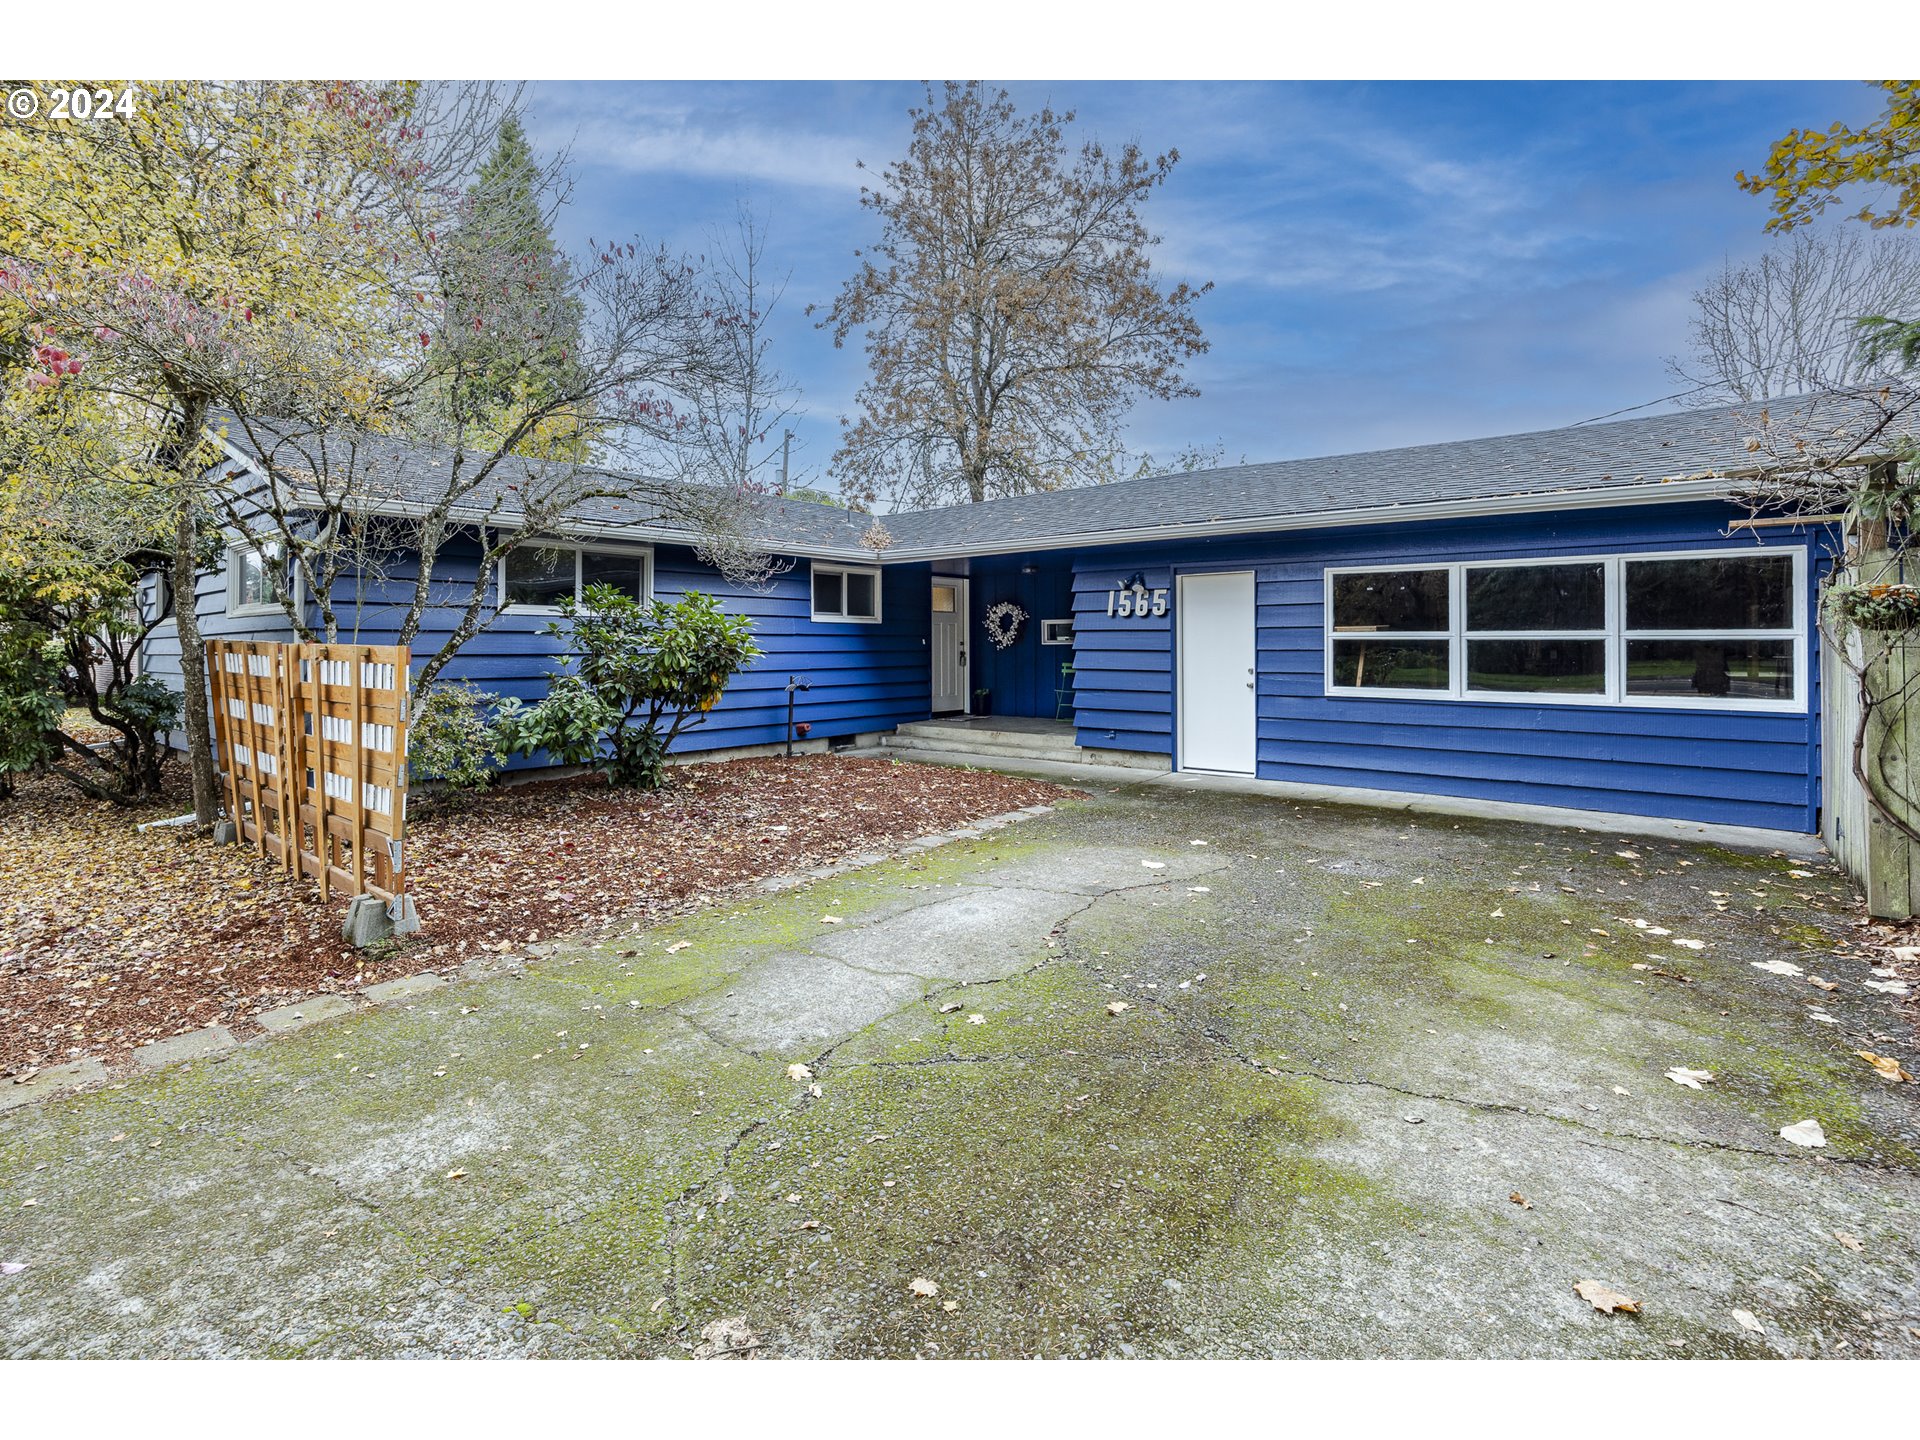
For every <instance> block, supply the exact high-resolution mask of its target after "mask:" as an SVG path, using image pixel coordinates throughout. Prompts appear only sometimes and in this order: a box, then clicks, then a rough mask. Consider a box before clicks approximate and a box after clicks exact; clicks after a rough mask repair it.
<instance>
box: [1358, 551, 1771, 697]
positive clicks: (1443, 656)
mask: <svg viewBox="0 0 1920 1440" xmlns="http://www.w3.org/2000/svg"><path fill="white" fill-rule="evenodd" d="M1806 583H1807V582H1806V552H1805V551H1803V550H1799V549H1793V550H1766V551H1754V550H1742V551H1725V550H1721V551H1694V552H1686V553H1680V554H1653V555H1594V556H1578V557H1559V556H1556V557H1553V558H1551V559H1538V560H1522V561H1482V562H1465V563H1458V564H1451V565H1417V566H1415V565H1409V566H1395V567H1388V568H1381V569H1344V568H1341V569H1331V570H1328V571H1327V572H1326V607H1327V609H1326V689H1327V693H1329V694H1338V695H1369V696H1381V697H1396V696H1397V697H1403V698H1450V699H1466V700H1496V701H1498V700H1508V701H1524V702H1527V703H1540V702H1543V701H1553V702H1561V701H1564V702H1571V703H1576V704H1589V705H1634V706H1652V707H1659V706H1689V707H1713V708H1726V709H1747V710H1781V711H1804V710H1805V708H1806V689H1807V682H1806V643H1807V642H1806V633H1805V624H1804V614H1805V601H1804V597H1805V595H1806V593H1807V592H1806Z"/></svg>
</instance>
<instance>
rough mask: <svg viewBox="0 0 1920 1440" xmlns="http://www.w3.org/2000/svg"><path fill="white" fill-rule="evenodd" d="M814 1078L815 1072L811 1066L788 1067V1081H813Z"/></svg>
mask: <svg viewBox="0 0 1920 1440" xmlns="http://www.w3.org/2000/svg"><path fill="white" fill-rule="evenodd" d="M812 1078H813V1070H812V1068H811V1067H809V1066H806V1065H789V1066H787V1079H789V1080H811V1079H812Z"/></svg>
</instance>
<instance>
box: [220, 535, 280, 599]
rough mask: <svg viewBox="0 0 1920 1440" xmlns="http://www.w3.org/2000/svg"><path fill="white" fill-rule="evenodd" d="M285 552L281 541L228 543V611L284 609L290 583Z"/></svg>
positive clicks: (237, 541) (238, 541)
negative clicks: (283, 597) (283, 598)
mask: <svg viewBox="0 0 1920 1440" xmlns="http://www.w3.org/2000/svg"><path fill="white" fill-rule="evenodd" d="M284 553H285V552H284V551H282V549H281V547H280V542H279V541H277V540H273V541H267V540H262V541H260V542H258V543H255V542H254V541H251V540H236V541H233V542H231V543H230V544H229V545H228V546H227V614H229V615H264V614H267V613H269V612H272V613H276V614H277V613H278V612H279V611H280V597H281V596H282V595H284V594H285V593H286V583H287V577H286V565H285V562H284V560H283V559H282V556H283V554H284Z"/></svg>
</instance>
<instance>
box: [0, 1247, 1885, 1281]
mask: <svg viewBox="0 0 1920 1440" xmlns="http://www.w3.org/2000/svg"><path fill="white" fill-rule="evenodd" d="M1859 1248H1860V1247H1859V1246H1857V1245H1856V1246H1854V1249H1856V1250H1857V1249H1859ZM26 1268H27V1263H26V1261H24V1260H0V1275H18V1274H19V1273H20V1272H21V1271H22V1270H24V1269H26Z"/></svg>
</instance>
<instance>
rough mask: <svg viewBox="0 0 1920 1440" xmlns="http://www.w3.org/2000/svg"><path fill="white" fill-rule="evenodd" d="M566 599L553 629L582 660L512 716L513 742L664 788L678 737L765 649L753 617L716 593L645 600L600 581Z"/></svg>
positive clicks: (619, 778) (622, 780)
mask: <svg viewBox="0 0 1920 1440" xmlns="http://www.w3.org/2000/svg"><path fill="white" fill-rule="evenodd" d="M560 608H561V610H562V612H563V615H562V618H561V619H560V620H557V621H555V622H554V623H552V624H550V625H549V626H547V633H548V634H550V635H553V636H556V637H558V638H560V639H562V640H566V641H568V642H569V643H570V645H571V648H572V651H573V655H574V668H573V670H572V671H570V672H562V673H559V674H556V675H554V676H552V677H551V679H552V684H551V687H550V688H549V689H548V691H547V695H546V698H545V699H543V700H541V701H540V702H539V704H537V705H534V706H531V707H530V708H528V709H526V710H524V711H521V712H519V713H517V714H515V715H514V716H512V717H511V718H510V720H509V721H508V722H507V724H506V725H505V727H504V730H505V744H504V747H503V748H506V749H509V750H511V751H514V752H517V753H524V754H532V753H533V752H534V751H536V750H545V751H546V752H547V753H548V755H550V756H551V757H552V758H553V759H555V760H557V761H558V762H559V763H561V764H563V765H593V766H595V767H596V768H598V769H601V770H604V771H606V772H607V776H608V778H609V779H610V780H612V781H613V783H614V784H616V785H632V786H636V787H638V788H640V789H643V790H655V789H658V788H659V787H660V786H661V785H662V784H663V783H664V782H665V778H666V759H667V752H668V750H669V749H670V748H671V747H672V745H673V742H674V740H675V739H676V738H678V737H679V735H680V734H681V732H682V731H684V730H686V729H688V728H690V727H692V726H695V725H698V724H700V723H701V722H702V721H704V720H705V719H706V717H707V713H708V712H709V711H711V710H712V709H713V707H714V706H715V705H716V704H718V703H719V700H720V697H721V695H722V694H724V693H725V691H726V688H727V685H728V683H729V682H730V681H731V680H732V679H733V677H734V676H735V675H737V674H739V673H740V671H741V670H743V669H745V668H746V666H747V665H748V664H749V663H751V662H752V661H753V660H754V658H755V657H757V656H758V655H759V654H760V653H761V652H760V647H759V646H758V645H756V644H754V642H753V623H752V622H751V621H750V620H748V619H746V618H745V617H744V616H738V615H728V614H726V613H725V612H724V611H722V610H721V609H720V606H719V604H718V602H716V601H715V600H714V599H713V597H712V596H710V595H701V594H697V593H696V594H689V595H688V596H687V597H686V598H685V599H683V600H680V601H677V602H675V603H672V604H668V603H666V602H663V601H654V602H652V603H649V604H642V603H641V602H639V601H636V600H633V599H630V598H628V597H627V596H625V595H622V594H621V593H620V592H619V591H618V590H616V589H614V588H613V587H612V586H610V585H590V586H588V587H587V591H586V594H585V595H584V596H582V597H581V600H580V601H579V602H578V603H576V602H574V601H572V600H567V601H563V602H562V603H561V607H560Z"/></svg>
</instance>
